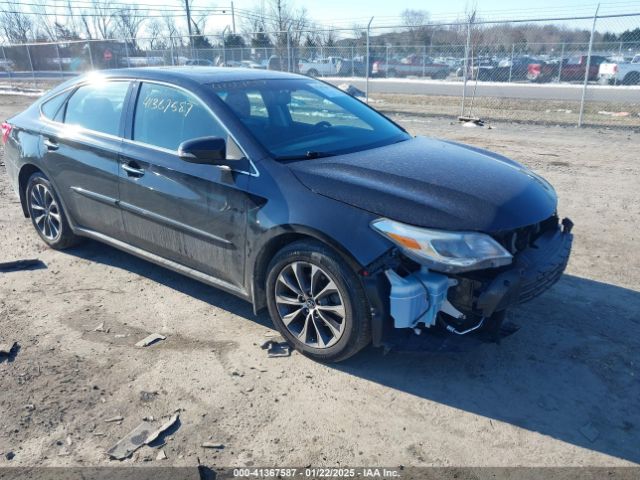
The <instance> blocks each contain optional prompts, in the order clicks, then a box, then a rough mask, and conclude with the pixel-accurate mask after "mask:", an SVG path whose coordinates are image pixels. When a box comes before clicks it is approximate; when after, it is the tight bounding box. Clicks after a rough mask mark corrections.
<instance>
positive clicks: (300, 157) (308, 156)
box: [276, 150, 336, 160]
mask: <svg viewBox="0 0 640 480" xmlns="http://www.w3.org/2000/svg"><path fill="white" fill-rule="evenodd" d="M335 155H336V154H335V153H330V152H316V151H312V150H310V151H308V152H307V153H305V154H304V155H282V156H279V157H276V160H311V159H314V158H324V157H333V156H335Z"/></svg>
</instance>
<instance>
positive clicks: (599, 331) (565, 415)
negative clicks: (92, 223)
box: [65, 241, 640, 463]
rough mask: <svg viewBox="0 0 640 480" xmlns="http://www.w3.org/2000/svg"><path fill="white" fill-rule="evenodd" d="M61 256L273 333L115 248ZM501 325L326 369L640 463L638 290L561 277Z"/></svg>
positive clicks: (247, 310)
mask: <svg viewBox="0 0 640 480" xmlns="http://www.w3.org/2000/svg"><path fill="white" fill-rule="evenodd" d="M65 252H67V253H70V254H72V255H74V256H77V257H80V258H84V259H87V260H91V261H94V262H99V263H103V264H106V265H111V266H113V267H117V268H121V269H123V270H127V271H130V272H133V273H136V274H138V275H141V276H143V277H146V278H148V279H150V280H153V281H156V282H158V283H161V284H163V285H165V286H167V287H170V288H172V289H174V290H176V291H179V292H182V293H184V294H186V295H190V296H192V297H194V298H196V299H198V300H201V301H203V302H206V303H208V304H210V305H212V306H215V307H218V308H222V309H224V310H227V311H229V312H231V313H233V314H234V315H238V316H240V317H244V318H246V319H248V320H251V321H253V322H256V323H258V324H260V325H262V326H265V327H268V328H273V326H272V323H271V320H270V319H269V316H268V314H267V313H266V312H264V311H263V312H261V313H260V314H259V315H257V316H256V315H254V314H253V309H252V307H251V305H250V304H249V303H247V302H245V301H243V300H241V299H239V298H237V297H235V296H233V295H231V294H228V293H225V292H223V291H221V290H218V289H215V288H212V287H209V286H207V285H205V284H202V283H200V282H198V281H195V280H191V279H189V278H187V277H184V276H182V275H180V274H177V273H174V272H171V271H169V270H167V269H165V268H163V267H160V266H156V265H154V264H152V263H149V262H147V261H145V260H141V259H138V258H137V257H135V256H132V255H129V254H127V253H124V252H121V251H119V250H117V249H114V248H112V247H109V246H106V245H103V244H101V243H98V242H94V241H87V242H85V243H83V244H82V245H81V246H78V247H75V248H73V249H70V250H66V251H65ZM508 320H509V321H510V322H513V323H515V324H516V325H518V326H520V329H519V331H518V332H517V333H515V334H514V335H511V336H509V337H508V338H506V339H504V340H503V341H502V342H501V343H500V344H495V343H482V344H479V345H478V346H477V347H476V348H473V349H463V350H461V351H457V352H456V351H448V352H437V353H424V352H422V353H399V352H394V351H391V352H390V353H388V354H386V355H384V354H383V352H382V349H376V348H372V347H369V348H368V349H366V350H364V351H363V352H361V353H360V354H358V355H356V356H355V357H352V358H351V359H349V360H347V361H345V362H342V363H339V364H335V365H330V366H328V368H332V369H334V370H337V371H340V372H343V373H344V374H348V375H353V376H356V377H359V378H362V379H365V380H368V381H371V382H375V383H377V384H380V385H383V386H386V387H389V388H393V389H395V390H398V391H402V392H406V393H408V394H411V395H414V396H416V397H418V398H420V399H423V400H426V401H432V402H437V403H441V404H443V405H448V406H451V407H454V408H458V409H461V410H464V411H467V412H470V413H474V414H476V415H480V416H483V417H485V418H486V419H487V421H489V420H493V421H500V422H505V423H508V424H511V425H515V426H518V427H521V428H524V429H527V430H530V431H534V432H539V433H540V434H543V435H546V436H549V437H552V438H554V439H556V440H560V441H563V442H567V443H570V444H572V445H576V446H578V447H582V448H586V449H589V450H594V451H598V452H602V453H605V454H608V455H611V456H614V457H617V458H622V459H625V460H629V461H632V462H636V463H640V448H638V445H640V382H639V379H640V370H639V369H638V366H639V365H640V337H639V336H638V331H639V327H640V292H637V291H634V290H630V289H626V288H622V287H618V286H616V285H611V284H607V283H602V282H597V281H593V280H589V279H585V278H580V277H576V276H571V275H565V276H564V277H563V278H562V279H561V280H560V281H559V282H558V284H557V285H555V286H554V287H553V288H552V289H551V290H550V291H548V292H547V293H545V294H544V295H542V296H541V297H539V298H537V299H535V300H533V301H531V302H529V303H527V304H524V305H521V306H520V307H518V308H515V309H513V311H511V312H510V314H509V318H508Z"/></svg>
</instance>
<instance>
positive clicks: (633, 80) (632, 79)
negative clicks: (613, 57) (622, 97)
mask: <svg viewBox="0 0 640 480" xmlns="http://www.w3.org/2000/svg"><path fill="white" fill-rule="evenodd" d="M622 84H623V85H638V84H640V72H630V73H627V74H626V75H625V76H624V78H623V79H622Z"/></svg>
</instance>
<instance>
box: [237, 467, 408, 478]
mask: <svg viewBox="0 0 640 480" xmlns="http://www.w3.org/2000/svg"><path fill="white" fill-rule="evenodd" d="M233 477H234V478H243V477H245V478H295V477H303V478H398V477H400V471H399V469H394V468H375V467H373V468H310V467H308V468H235V469H233Z"/></svg>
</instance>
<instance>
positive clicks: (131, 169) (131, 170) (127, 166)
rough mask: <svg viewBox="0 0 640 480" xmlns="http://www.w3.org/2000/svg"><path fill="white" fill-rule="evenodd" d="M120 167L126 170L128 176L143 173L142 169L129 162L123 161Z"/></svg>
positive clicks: (141, 174) (136, 175)
mask: <svg viewBox="0 0 640 480" xmlns="http://www.w3.org/2000/svg"><path fill="white" fill-rule="evenodd" d="M122 169H123V170H124V171H125V172H127V175H128V176H130V177H141V176H143V175H144V169H142V168H137V167H135V166H132V165H131V164H127V163H123V164H122Z"/></svg>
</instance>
